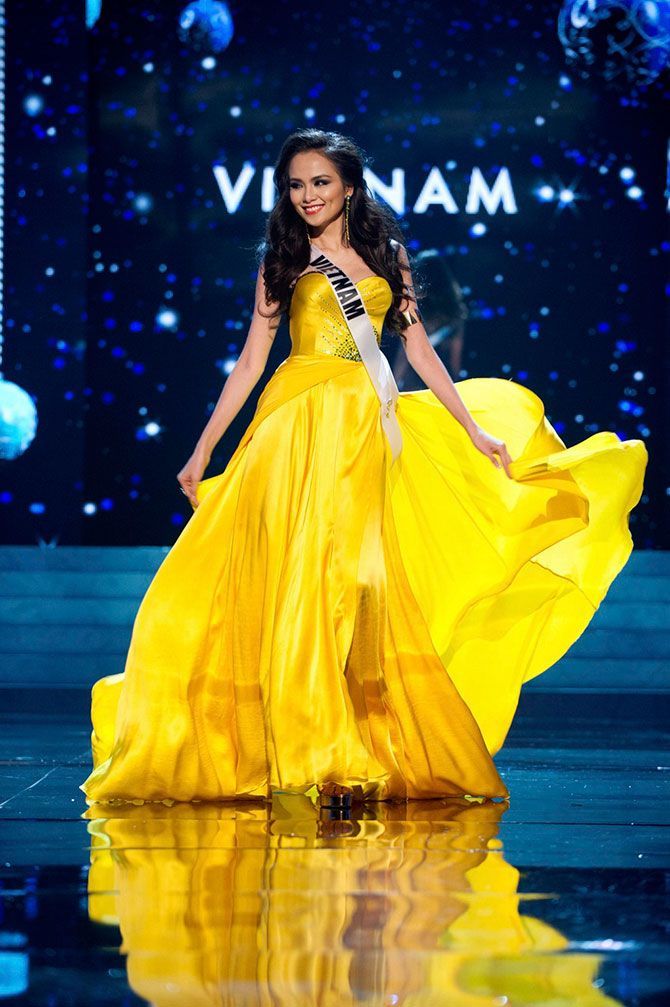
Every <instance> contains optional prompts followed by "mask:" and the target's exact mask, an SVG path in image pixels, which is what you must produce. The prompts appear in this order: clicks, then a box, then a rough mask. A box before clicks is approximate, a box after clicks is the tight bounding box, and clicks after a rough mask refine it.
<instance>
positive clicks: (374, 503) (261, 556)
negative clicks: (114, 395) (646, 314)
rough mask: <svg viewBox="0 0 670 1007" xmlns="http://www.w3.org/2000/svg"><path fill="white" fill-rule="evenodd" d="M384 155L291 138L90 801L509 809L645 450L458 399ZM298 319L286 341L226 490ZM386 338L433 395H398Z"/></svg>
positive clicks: (117, 694) (510, 403)
mask: <svg viewBox="0 0 670 1007" xmlns="http://www.w3.org/2000/svg"><path fill="white" fill-rule="evenodd" d="M363 165H364V162H363V156H362V154H361V152H360V151H359V150H358V148H357V147H356V145H355V144H354V143H353V142H352V141H351V140H349V139H348V138H346V137H343V136H341V135H339V134H336V133H330V132H322V131H320V130H313V129H308V130H304V131H299V132H297V133H294V134H292V135H291V136H289V137H288V139H287V140H286V142H285V143H284V145H283V148H282V150H281V153H280V156H279V159H278V162H277V165H276V168H275V182H276V185H277V188H278V191H279V198H278V201H277V204H276V205H275V207H274V209H273V210H272V212H271V214H270V216H269V219H268V224H267V233H266V241H265V244H264V245H263V255H262V261H261V265H260V268H259V271H258V279H257V284H256V294H255V308H254V315H253V320H252V323H251V327H250V329H249V333H248V336H247V339H246V342H245V345H244V348H243V350H242V352H241V354H240V357H239V360H238V361H237V363H236V365H235V368H234V370H233V371H232V372H231V374H230V376H229V377H228V379H227V381H226V384H225V387H224V389H223V392H222V394H221V397H220V399H219V401H218V403H217V405H216V408H215V409H214V411H213V413H212V416H211V417H210V419H209V421H208V423H207V425H206V426H205V428H204V430H203V432H202V435H201V437H200V439H199V441H198V443H197V445H196V447H195V450H194V452H193V454H192V456H191V458H189V460H188V462H187V463H186V465H185V466H184V468H183V469H182V470H181V472H180V473H179V474H178V477H177V478H178V480H179V483H180V484H181V488H182V490H183V491H184V492H185V493H186V495H187V496H188V498H189V500H190V502H191V504H192V506H193V514H192V516H191V518H190V520H189V522H188V524H187V525H186V526H185V528H184V529H183V530H182V532H181V534H180V535H179V537H178V539H177V541H176V542H175V543H174V545H173V547H172V549H171V550H170V552H169V553H168V554H167V555H166V557H165V559H164V560H163V562H162V564H161V566H160V567H159V569H158V571H157V572H156V575H155V577H154V579H153V580H152V582H151V584H150V586H149V588H148V590H147V592H146V594H145V596H144V598H143V600H142V603H141V605H140V607H139V610H138V613H137V616H136V619H135V623H134V626H133V633H132V638H131V643H130V648H129V651H128V656H127V659H126V666H125V672H124V674H119V675H114V676H108V677H106V678H103V679H100V680H99V681H98V682H96V683H95V685H94V687H93V695H92V721H93V735H92V740H93V757H94V767H95V768H94V770H93V772H92V773H91V774H90V776H89V777H88V779H87V780H86V781H85V782H84V783H83V784H82V786H81V789H82V790H83V791H84V792H85V794H86V795H87V800H88V801H89V803H92V802H107V801H112V800H116V799H118V800H154V801H156V800H165V799H170V800H177V801H193V800H217V799H229V798H235V797H237V798H239V797H248V798H259V797H260V798H263V799H271V797H272V794H273V792H275V791H291V792H295V793H302V794H309V796H310V797H314V798H315V799H317V800H319V802H320V803H329V802H337V801H338V800H341V801H347V800H349V801H350V800H352V799H372V800H407V799H409V798H432V797H444V796H448V795H471V796H475V797H478V798H492V799H495V798H500V799H504V798H506V797H507V796H508V791H507V788H506V786H505V784H504V782H503V781H502V779H501V778H500V776H499V774H498V772H497V769H496V767H495V764H494V761H493V758H492V757H493V755H494V754H495V753H496V752H497V751H498V749H499V748H500V746H501V745H502V743H503V741H504V738H505V735H506V733H507V730H508V728H509V725H510V722H511V719H512V716H513V714H514V711H515V708H516V705H517V702H518V697H519V691H520V688H521V685H522V683H523V682H524V681H526V680H528V679H529V678H531V677H533V676H534V675H538V674H539V673H540V672H542V671H544V670H545V669H546V668H547V667H549V665H551V664H552V663H554V662H555V661H556V660H557V659H558V658H559V657H561V656H562V654H564V653H565V651H566V650H567V649H568V647H569V646H570V645H571V644H572V643H573V641H574V640H575V639H576V638H577V637H578V636H579V635H580V633H581V632H582V631H583V630H584V628H585V627H586V625H587V624H588V622H589V620H590V619H591V617H592V615H593V613H594V611H595V609H596V608H597V606H598V604H599V603H600V601H601V599H602V597H603V596H604V594H605V593H606V591H607V588H608V587H609V584H610V583H611V581H612V580H613V579H614V577H615V576H616V574H617V573H618V572H619V570H620V569H621V568H622V567H623V565H624V564H625V562H626V560H627V558H628V556H629V554H630V551H631V547H632V542H631V538H630V534H629V531H628V526H627V520H626V517H627V515H628V513H629V511H630V510H631V508H632V507H633V506H634V505H635V504H636V503H637V501H638V499H639V497H640V494H641V491H642V481H643V474H644V469H645V465H646V450H645V447H644V445H643V443H642V442H641V441H637V440H632V441H624V442H621V441H619V439H618V438H617V436H616V435H615V434H614V433H607V432H601V433H599V434H596V435H594V436H592V437H590V438H588V439H587V440H585V441H583V442H582V443H580V444H577V445H576V446H575V447H572V448H566V447H565V445H564V444H563V442H562V441H561V440H560V438H559V437H558V436H557V434H556V433H555V431H554V430H553V428H552V427H551V426H550V424H549V423H548V422H547V420H546V419H545V417H544V415H543V408H542V403H541V401H540V399H538V397H537V396H536V395H535V394H533V392H531V391H529V390H528V389H526V388H523V387H522V386H520V385H517V384H515V383H514V382H511V381H503V380H500V379H496V378H478V379H470V380H469V381H463V382H460V383H459V385H458V388H456V386H455V385H454V383H453V382H452V380H451V379H450V377H449V375H448V373H447V371H446V370H445V368H444V366H443V365H442V364H441V362H440V361H439V359H438V358H437V356H436V354H435V351H434V350H433V348H432V346H431V345H430V342H429V340H428V338H427V336H426V333H425V329H424V327H423V325H422V322H421V317H420V314H419V309H418V307H417V301H416V297H415V295H414V291H413V287H412V275H411V265H410V262H409V259H408V256H407V253H406V251H405V249H404V248H403V246H402V243H401V241H400V238H401V234H400V231H399V228H398V225H397V224H396V222H395V220H394V218H393V216H392V215H391V213H390V211H388V210H387V209H385V208H384V207H382V206H381V205H379V204H377V203H376V202H375V201H374V200H373V199H372V198H371V196H370V195H369V193H368V191H367V190H366V186H365V183H364V178H363ZM284 312H288V315H289V320H290V336H291V352H290V354H289V356H288V357H287V358H286V359H285V360H284V361H283V362H282V363H281V364H280V365H279V367H278V368H277V370H276V371H275V373H274V374H273V375H272V378H271V379H270V381H269V382H268V384H267V385H266V387H265V389H264V391H263V393H262V395H261V396H260V399H259V402H258V406H257V409H256V412H255V414H254V417H253V420H252V421H251V423H250V424H249V426H248V428H247V430H246V432H245V434H244V435H243V437H242V439H241V441H240V443H239V445H238V446H237V449H236V451H235V453H234V454H233V456H232V458H231V459H230V462H229V463H228V465H227V466H226V469H225V471H224V472H222V473H220V474H219V475H216V476H212V477H210V478H208V479H203V478H202V477H203V474H204V472H205V469H206V467H207V464H208V461H209V458H210V455H211V451H212V449H213V447H214V445H215V444H216V443H217V441H218V440H219V438H220V437H221V436H222V434H223V433H224V431H225V430H226V429H227V428H228V426H229V424H230V423H231V421H232V420H233V418H234V417H235V416H236V414H237V412H238V410H239V409H240V407H241V406H242V404H243V403H244V402H245V400H246V399H247V397H248V395H249V393H250V392H251V390H252V388H253V387H254V385H255V384H256V383H257V381H258V380H259V378H260V377H261V374H262V373H263V369H264V366H265V363H266V360H267V357H268V352H269V349H270V345H271V342H272V339H273V338H274V335H275V331H276V328H277V325H278V323H279V320H280V317H281V315H282V313H284ZM384 322H386V323H387V324H388V325H389V327H390V328H391V329H393V330H394V331H395V332H397V333H398V334H399V336H400V338H401V339H402V342H403V346H404V347H405V352H406V353H407V356H408V359H409V361H410V363H411V365H412V367H413V368H414V369H415V370H416V371H417V373H418V374H419V375H420V377H421V378H422V379H423V380H424V382H425V384H426V385H427V388H426V389H425V390H423V391H418V392H412V393H407V394H402V395H398V392H397V387H395V384H394V382H393V378H392V375H391V373H390V368H389V365H388V362H387V360H386V358H385V357H384V355H383V354H382V353H381V351H380V349H379V345H378V343H379V339H380V333H381V330H382V325H383V323H384Z"/></svg>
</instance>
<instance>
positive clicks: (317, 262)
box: [309, 242, 402, 464]
mask: <svg viewBox="0 0 670 1007" xmlns="http://www.w3.org/2000/svg"><path fill="white" fill-rule="evenodd" d="M310 249H311V251H310V260H309V261H310V265H311V266H312V268H313V269H315V270H317V271H318V272H320V273H323V274H324V276H325V277H326V279H327V280H329V281H330V285H331V287H332V288H333V290H334V292H335V296H336V297H337V300H338V301H339V304H340V307H341V308H342V314H343V315H344V320H345V321H346V323H347V326H348V328H349V331H350V332H351V335H352V337H353V340H354V342H355V343H356V346H357V347H358V352H359V353H360V356H361V360H362V361H363V363H364V364H365V367H366V369H367V372H368V374H369V375H370V380H371V381H372V384H373V386H374V389H375V391H376V392H377V395H378V396H379V401H380V403H381V420H382V427H383V429H384V433H385V434H386V437H387V438H388V442H389V445H390V447H391V464H393V462H394V461H395V460H396V458H397V457H398V455H399V454H400V452H401V451H402V434H401V433H400V426H399V425H398V418H397V416H396V413H395V410H396V403H397V401H398V386H397V384H396V382H395V378H394V377H393V371H392V370H391V367H390V364H389V362H388V360H387V359H386V357H385V356H384V354H383V353H382V351H381V350H380V348H379V343H378V342H377V337H376V336H375V331H374V329H373V328H372V322H371V321H370V317H369V315H368V313H367V311H366V309H365V304H364V302H363V298H362V297H361V295H360V294H359V292H358V289H357V287H356V285H355V284H354V283H353V282H352V280H350V279H349V277H348V276H347V274H346V273H345V272H344V270H343V269H340V267H339V266H335V265H333V263H332V262H331V261H330V259H329V258H328V257H327V256H326V255H324V254H323V252H322V251H320V249H318V248H316V247H315V246H314V245H312V243H311V242H310Z"/></svg>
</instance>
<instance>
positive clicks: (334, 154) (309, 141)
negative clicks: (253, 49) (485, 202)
mask: <svg viewBox="0 0 670 1007" xmlns="http://www.w3.org/2000/svg"><path fill="white" fill-rule="evenodd" d="M305 150H318V151H319V152H320V153H322V154H323V155H324V156H325V157H327V158H328V160H329V161H331V162H332V164H333V166H334V167H335V169H336V171H337V173H338V175H339V176H340V178H341V179H342V182H343V184H344V185H353V187H354V191H353V193H352V194H351V202H350V208H349V243H350V245H351V246H352V247H353V249H354V250H355V251H356V252H357V253H358V255H360V257H361V258H362V259H363V260H364V261H365V262H366V263H367V265H368V266H369V267H370V270H371V271H372V272H373V273H376V274H377V276H383V277H384V278H385V279H386V280H387V281H388V283H389V286H390V287H391V291H392V293H393V303H392V305H391V307H390V308H389V311H388V314H387V316H386V324H387V325H388V326H389V328H390V329H392V330H393V331H395V332H397V333H398V334H399V335H401V334H402V333H401V329H402V326H401V315H400V312H399V311H398V305H399V304H400V302H401V300H402V298H403V296H405V295H406V293H407V292H408V289H409V288H408V287H407V284H406V283H405V282H404V280H403V276H402V273H401V272H400V266H399V264H398V261H397V252H398V247H397V246H398V244H400V243H402V242H403V241H404V236H403V233H402V231H401V229H400V226H399V224H398V221H397V220H396V218H395V216H394V215H393V213H392V212H391V210H390V209H389V208H388V207H386V206H384V205H383V204H382V203H378V202H377V200H375V198H374V197H373V196H372V194H371V192H370V190H369V189H368V186H367V183H366V181H365V179H364V177H363V169H364V167H365V165H366V164H368V163H369V158H368V157H367V156H366V155H365V154H364V153H363V151H362V150H361V149H360V147H358V145H357V144H356V143H355V142H354V141H353V140H352V139H351V138H350V137H348V136H343V135H342V134H341V133H335V132H331V131H330V130H322V129H313V128H309V129H299V130H296V131H295V132H293V133H291V134H290V136H288V137H287V138H286V140H285V141H284V143H283V145H282V148H281V151H280V152H279V157H278V158H277V162H276V164H275V168H274V176H273V177H274V183H275V186H276V187H277V191H278V192H279V198H278V199H277V202H276V203H275V205H274V207H273V209H272V210H271V211H270V214H269V216H268V218H267V222H266V227H265V237H264V239H263V241H261V242H260V243H259V244H258V246H257V248H256V254H257V258H258V261H259V264H261V263H262V265H263V274H264V278H265V285H266V289H267V295H266V304H267V305H269V304H270V303H272V302H273V301H277V302H278V304H279V306H278V308H277V309H276V310H275V311H274V312H272V313H271V314H270V315H269V316H267V317H270V318H273V317H276V316H277V315H281V314H283V313H284V312H285V311H287V310H288V307H289V305H290V303H291V293H292V286H293V282H294V280H295V279H296V278H297V277H298V276H300V274H301V273H302V272H304V270H305V269H306V268H307V266H308V264H309V251H310V250H309V238H308V234H307V227H306V224H305V222H304V221H303V220H302V219H301V218H300V217H299V216H298V214H297V213H296V211H295V209H294V207H293V204H292V202H291V195H290V187H289V173H288V167H289V163H290V161H291V158H292V157H294V155H295V154H299V153H301V152H302V151H305ZM394 241H395V243H396V244H395V245H394V243H393V242H394ZM407 257H408V259H409V261H410V265H412V259H411V257H410V254H409V252H408V253H407ZM413 279H414V286H415V288H416V290H415V291H413V292H412V293H413V294H414V296H417V297H418V293H419V290H420V283H419V281H418V279H417V278H415V277H414V274H413ZM403 338H404V337H403Z"/></svg>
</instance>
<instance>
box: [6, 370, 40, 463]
mask: <svg viewBox="0 0 670 1007" xmlns="http://www.w3.org/2000/svg"><path fill="white" fill-rule="evenodd" d="M36 429H37V410H36V408H35V403H34V402H33V400H32V399H31V397H30V395H28V393H27V392H24V390H23V388H20V387H19V386H18V385H15V384H14V382H13V381H3V380H2V379H0V458H4V459H6V460H7V461H12V460H13V459H14V458H18V457H19V455H22V454H23V452H24V451H25V450H26V448H27V447H28V446H29V445H30V443H31V442H32V440H33V438H34V436H35V431H36Z"/></svg>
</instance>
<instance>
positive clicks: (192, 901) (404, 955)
mask: <svg viewBox="0 0 670 1007" xmlns="http://www.w3.org/2000/svg"><path fill="white" fill-rule="evenodd" d="M241 803H242V802H239V803H237V804H235V802H233V803H232V804H230V805H223V804H217V805H215V806H212V805H207V804H202V805H184V804H175V805H174V806H173V807H164V806H162V805H145V806H144V807H142V808H135V807H129V806H125V807H119V808H115V809H113V811H111V813H110V817H108V818H97V817H95V818H94V817H92V816H93V815H94V814H96V809H93V808H89V809H87V811H86V813H85V815H86V817H87V818H89V819H90V820H89V821H88V823H87V827H88V831H89V834H90V840H91V855H90V856H91V867H90V870H89V873H88V883H87V893H88V914H89V918H90V919H91V921H92V922H94V923H97V924H104V925H107V926H110V927H115V928H116V927H118V928H120V936H121V944H120V947H119V953H120V954H121V955H122V956H123V958H124V959H125V963H126V968H127V975H128V981H129V984H130V986H131V988H132V990H133V991H134V992H135V993H136V994H137V995H138V996H140V997H142V998H143V999H144V1000H146V1001H147V1002H148V1003H150V1004H153V1005H154V1007H172V1005H174V1007H182V1005H188V1007H327V1005H331V1004H332V1005H337V1007H357V1005H360V1004H361V1003H369V1004H375V1005H377V1004H392V1003H397V1004H402V1005H403V1007H444V1005H445V1004H448V1005H449V1007H491V1004H495V1003H500V1004H501V1003H505V1002H507V1003H509V1004H516V1005H522V1004H540V1003H541V1004H556V1005H559V1004H560V1005H561V1007H620V1002H619V1001H618V1000H614V999H612V998H611V997H609V996H607V994H606V993H605V992H604V990H603V989H601V988H600V985H601V982H599V981H598V973H599V970H600V969H601V967H602V966H603V963H604V962H605V961H606V960H607V959H606V958H605V956H603V955H601V954H594V953H592V952H583V951H581V952H580V951H578V950H575V948H574V947H571V946H570V939H569V938H570V937H571V936H572V935H565V934H563V933H562V932H561V931H560V930H557V929H556V928H555V926H552V925H551V921H552V918H553V919H554V920H555V919H558V920H561V919H565V916H566V908H565V906H564V905H563V904H562V902H561V900H560V899H557V898H556V896H555V895H553V896H548V895H544V894H543V893H540V892H535V891H533V892H531V893H528V892H525V893H524V894H520V893H519V890H518V887H519V877H520V874H519V871H518V870H517V869H516V867H514V866H513V865H512V864H510V863H508V862H507V861H506V860H505V855H504V852H503V850H502V842H501V840H500V838H498V832H499V823H500V820H501V817H502V815H503V812H504V809H505V807H506V805H505V804H493V803H491V802H488V801H487V802H485V803H484V804H482V805H478V804H473V805H470V806H463V805H464V804H465V802H461V801H459V800H458V799H451V800H449V801H444V802H442V801H430V802H421V801H414V802H409V803H408V804H403V805H402V806H398V805H393V804H390V803H387V804H381V803H380V804H379V805H378V806H377V807H376V808H375V809H374V818H361V819H357V818H354V819H351V820H349V821H327V820H326V821H324V820H319V819H318V818H317V816H318V810H317V809H316V808H314V807H313V806H312V804H311V803H310V802H309V801H308V799H307V798H305V797H301V796H297V795H285V794H282V795H278V796H277V797H276V799H275V801H274V802H273V804H272V805H269V804H264V805H261V806H257V805H255V804H254V803H253V802H249V801H246V802H244V805H245V807H244V808H242V807H240V804H241ZM427 805H430V807H427ZM524 887H526V888H527V885H526V886H524ZM548 899H551V901H549V902H548V901H547V900H548ZM538 903H539V905H540V907H541V911H539V912H538V910H537V905H538ZM533 909H535V910H536V911H535V913H534V912H533ZM542 916H548V917H549V920H547V921H545V920H544V919H542V918H541V917H542ZM166 935H167V936H166ZM107 943H108V944H110V945H112V946H114V947H118V945H119V940H118V933H117V932H116V931H114V932H112V933H110V936H109V940H108V942H107ZM610 960H611V958H610Z"/></svg>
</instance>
